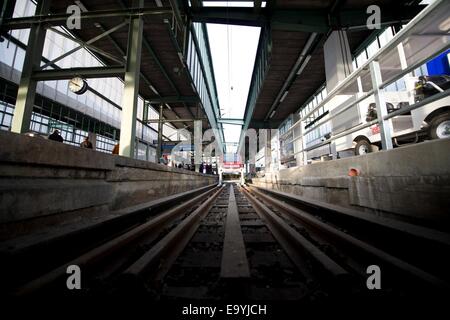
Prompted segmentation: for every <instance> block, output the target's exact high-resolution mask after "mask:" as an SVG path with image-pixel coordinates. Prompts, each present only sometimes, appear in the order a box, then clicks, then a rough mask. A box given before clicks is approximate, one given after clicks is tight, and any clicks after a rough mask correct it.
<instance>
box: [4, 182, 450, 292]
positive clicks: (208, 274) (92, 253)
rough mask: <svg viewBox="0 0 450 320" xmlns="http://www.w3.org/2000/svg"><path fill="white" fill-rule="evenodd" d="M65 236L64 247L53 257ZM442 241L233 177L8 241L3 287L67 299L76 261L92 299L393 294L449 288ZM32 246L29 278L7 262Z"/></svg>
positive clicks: (434, 234)
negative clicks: (372, 272)
mask: <svg viewBox="0 0 450 320" xmlns="http://www.w3.org/2000/svg"><path fill="white" fill-rule="evenodd" d="M86 228H87V229H88V230H85V229H86ZM89 230H90V231H89ZM88 231H89V232H88ZM100 231H101V232H100ZM99 236H101V238H100V237H99ZM80 237H81V238H82V239H84V241H81V242H80V241H79V240H80ZM61 239H65V242H64V244H65V245H67V246H68V247H69V248H71V251H70V252H71V253H70V254H65V255H56V254H55V253H58V252H60V251H61V248H59V247H57V246H56V245H55V243H57V242H58V241H60V240H61ZM77 241H78V242H77ZM77 243H78V245H77ZM411 246H414V248H411ZM449 247H450V240H449V235H448V234H446V233H444V232H440V231H436V230H432V229H427V228H423V227H418V226H415V225H412V224H408V223H405V222H399V221H396V220H391V219H387V218H381V217H376V216H372V215H368V214H365V213H361V212H356V211H352V210H350V209H344V208H340V207H336V206H332V205H327V204H322V203H318V202H315V201H311V200H306V199H302V198H300V197H297V196H293V195H289V194H284V193H282V192H276V191H270V190H265V189H259V188H256V187H252V186H242V187H241V186H238V185H236V184H231V183H230V184H225V185H224V186H221V187H218V186H209V187H205V188H201V189H197V190H193V191H192V192H188V193H185V194H182V195H179V196H172V197H169V198H167V199H162V200H160V201H159V202H158V201H157V202H152V203H148V204H143V205H140V206H138V207H135V208H129V209H126V210H125V212H122V213H121V215H117V216H115V217H110V219H106V220H105V221H101V222H98V223H97V224H95V225H93V226H89V227H83V228H80V230H78V231H77V232H74V231H73V230H72V231H71V232H70V230H69V231H67V230H66V232H65V233H64V232H62V234H61V235H59V236H58V237H56V236H54V237H53V238H44V240H42V239H41V240H40V241H37V243H33V242H32V241H31V240H29V243H28V245H25V244H22V245H17V246H16V247H14V248H13V249H10V250H6V249H4V248H3V249H2V251H5V250H6V251H7V256H8V258H9V263H8V267H9V269H7V270H8V273H7V277H8V278H9V281H8V282H7V284H8V286H7V291H6V292H4V294H6V295H14V296H27V295H33V294H62V295H71V294H73V291H72V290H67V286H66V280H67V277H68V274H67V267H68V266H70V265H76V266H78V267H79V268H80V269H81V271H82V273H81V274H82V289H83V290H75V291H79V292H77V294H83V293H86V294H88V295H94V296H95V295H102V296H103V295H116V294H117V295H121V294H138V295H146V296H149V297H151V298H152V299H153V300H174V299H175V300H177V299H178V300H183V299H202V300H223V299H236V298H243V299H251V300H296V301H299V300H301V301H317V300H318V301H321V300H327V299H334V298H338V299H343V298H349V297H361V296H362V297H364V296H371V295H378V296H379V295H382V296H386V298H391V297H396V296H405V295H415V294H417V293H419V292H422V293H423V292H433V293H436V292H441V290H446V289H448V287H449V284H448V283H449V279H448V276H447V275H446V273H445V272H444V271H445V270H448V265H447V262H445V261H444V260H442V254H443V253H445V252H448V249H449ZM34 250H37V253H45V254H44V255H43V256H41V257H45V258H46V259H47V260H46V261H44V262H42V261H41V263H37V268H36V270H34V271H33V272H32V273H31V274H27V275H25V276H23V275H17V274H16V273H15V272H14V271H13V270H14V268H15V267H17V268H19V269H20V266H22V264H27V263H30V259H33V258H35V257H36V255H37V253H36V251H34ZM30 252H31V253H30ZM33 252H34V253H33ZM2 254H3V255H5V254H6V253H5V252H2ZM41 259H42V258H41ZM374 265H375V266H377V267H379V268H380V270H381V277H382V289H383V290H381V291H380V290H369V289H368V287H367V284H366V281H367V278H368V277H369V274H368V273H367V268H368V267H369V266H374ZM20 270H22V269H20ZM19 278H20V280H19ZM424 290H425V291H424ZM80 292H81V293H80Z"/></svg>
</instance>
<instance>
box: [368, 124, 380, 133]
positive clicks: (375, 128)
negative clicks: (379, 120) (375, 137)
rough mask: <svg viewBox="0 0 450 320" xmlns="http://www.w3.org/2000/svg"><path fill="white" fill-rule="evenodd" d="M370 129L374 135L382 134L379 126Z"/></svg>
mask: <svg viewBox="0 0 450 320" xmlns="http://www.w3.org/2000/svg"><path fill="white" fill-rule="evenodd" d="M370 129H372V134H377V133H380V127H379V126H378V125H377V124H376V125H374V126H372V127H370Z"/></svg>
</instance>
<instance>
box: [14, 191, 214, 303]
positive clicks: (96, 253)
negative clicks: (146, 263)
mask: <svg viewBox="0 0 450 320" xmlns="http://www.w3.org/2000/svg"><path fill="white" fill-rule="evenodd" d="M217 189H218V187H215V188H213V189H210V190H208V191H206V192H204V193H202V194H200V195H198V196H196V197H194V198H192V199H190V200H188V201H186V202H184V203H182V204H180V205H178V206H176V207H174V208H171V209H169V210H167V211H164V212H162V213H161V214H159V215H158V216H156V217H155V218H153V219H151V220H150V221H148V222H146V223H143V224H141V225H139V226H137V227H135V228H132V229H131V230H129V231H127V232H125V233H124V234H122V235H120V236H118V237H116V238H114V239H112V240H110V241H108V242H106V243H104V244H102V245H100V246H99V247H96V248H94V249H92V250H90V251H88V252H86V253H84V254H82V255H81V256H79V257H77V258H75V259H73V260H72V261H70V262H67V263H65V264H64V265H61V266H60V267H58V268H56V269H54V270H52V271H50V272H48V273H46V274H45V275H43V276H41V277H39V278H37V279H35V280H33V281H31V282H29V283H28V284H26V285H25V286H22V287H21V288H19V289H18V290H16V291H15V292H14V294H15V295H25V294H30V293H32V292H34V291H37V290H39V289H42V288H43V287H46V286H47V285H49V284H51V283H53V282H55V281H56V280H57V279H58V278H60V277H61V276H64V275H65V274H66V269H67V266H69V265H77V266H79V267H80V268H83V270H85V268H86V267H91V266H93V265H95V264H98V263H100V262H102V261H103V260H104V259H105V258H107V257H109V256H111V255H112V254H114V253H116V252H117V251H119V250H120V249H123V248H125V247H126V246H127V245H129V244H130V243H132V242H133V241H135V240H137V239H138V238H140V237H142V236H143V235H144V234H148V233H152V232H153V236H154V239H155V238H156V237H157V236H158V235H159V233H160V232H158V231H160V230H162V229H163V228H164V227H165V226H167V225H168V224H170V223H172V222H173V221H174V220H176V219H177V218H179V217H180V215H182V214H184V213H185V212H186V210H188V209H189V208H192V207H193V206H195V205H196V204H198V203H200V202H201V201H203V199H204V198H206V197H207V196H209V195H210V194H211V193H213V192H214V191H216V190H217Z"/></svg>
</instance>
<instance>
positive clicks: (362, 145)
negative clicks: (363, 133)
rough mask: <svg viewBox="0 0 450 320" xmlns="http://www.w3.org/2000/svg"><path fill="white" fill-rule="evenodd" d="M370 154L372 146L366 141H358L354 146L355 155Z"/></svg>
mask: <svg viewBox="0 0 450 320" xmlns="http://www.w3.org/2000/svg"><path fill="white" fill-rule="evenodd" d="M371 152H372V145H371V144H370V142H369V141H367V140H359V141H358V143H357V144H356V146H355V155H357V156H360V155H363V154H368V153H371Z"/></svg>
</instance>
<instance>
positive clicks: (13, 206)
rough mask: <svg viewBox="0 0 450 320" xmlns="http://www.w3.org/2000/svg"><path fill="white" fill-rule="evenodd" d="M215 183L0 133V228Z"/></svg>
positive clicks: (207, 178) (96, 212)
mask: <svg viewBox="0 0 450 320" xmlns="http://www.w3.org/2000/svg"><path fill="white" fill-rule="evenodd" d="M215 182H217V177H216V176H210V175H203V174H199V173H195V172H191V171H186V170H183V169H177V168H172V167H167V166H164V165H160V164H156V163H150V162H146V161H140V160H134V159H129V158H125V157H120V156H116V155H109V154H105V153H101V152H96V151H94V150H90V149H82V148H79V147H74V146H70V145H66V144H62V143H58V142H54V141H50V140H46V139H44V138H38V137H28V136H23V135H18V134H14V133H10V132H3V131H1V132H0V224H5V223H6V224H7V223H11V222H17V221H24V220H36V221H39V223H37V225H38V224H41V225H42V223H44V224H45V221H50V220H51V221H52V223H54V222H55V220H58V219H59V220H67V221H69V220H73V219H82V217H86V216H92V215H99V214H100V215H101V214H104V213H105V212H110V211H113V210H117V209H120V208H124V207H128V206H131V205H136V204H139V203H143V202H148V201H152V200H155V199H159V198H161V197H165V196H168V195H171V194H175V193H179V192H184V191H188V190H192V189H194V188H199V187H202V186H207V185H210V184H213V183H215ZM46 217H47V218H48V217H52V219H44V218H46ZM0 229H1V228H0Z"/></svg>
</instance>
